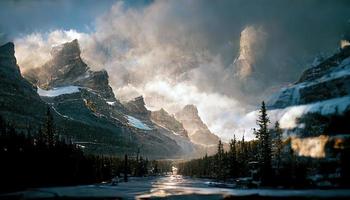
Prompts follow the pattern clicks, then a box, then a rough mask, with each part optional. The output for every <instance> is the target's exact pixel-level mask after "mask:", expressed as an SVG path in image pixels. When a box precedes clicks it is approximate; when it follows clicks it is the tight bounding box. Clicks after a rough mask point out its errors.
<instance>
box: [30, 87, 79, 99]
mask: <svg viewBox="0 0 350 200" xmlns="http://www.w3.org/2000/svg"><path fill="white" fill-rule="evenodd" d="M79 89H80V87H78V86H65V87H58V88H53V89H51V90H43V89H41V88H39V87H38V90H37V92H38V94H39V96H42V97H56V96H59V95H62V94H73V93H77V92H79V91H80V90H79Z"/></svg>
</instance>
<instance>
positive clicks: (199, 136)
mask: <svg viewBox="0 0 350 200" xmlns="http://www.w3.org/2000/svg"><path fill="white" fill-rule="evenodd" d="M175 118H176V119H177V120H178V121H179V122H181V123H182V125H183V127H184V128H185V130H186V131H187V133H188V137H189V138H190V140H191V141H192V142H193V143H194V144H197V145H198V146H199V147H200V148H201V149H202V150H201V151H202V152H206V153H208V155H211V154H214V153H216V150H217V149H216V148H217V144H218V143H219V140H220V138H219V137H218V136H216V135H215V134H213V133H211V132H210V130H209V129H208V127H207V125H206V124H204V123H203V121H202V119H201V118H200V117H199V115H198V110H197V107H196V106H195V105H186V106H185V107H184V108H183V109H182V110H180V111H179V112H177V113H175ZM225 146H226V145H225Z"/></svg>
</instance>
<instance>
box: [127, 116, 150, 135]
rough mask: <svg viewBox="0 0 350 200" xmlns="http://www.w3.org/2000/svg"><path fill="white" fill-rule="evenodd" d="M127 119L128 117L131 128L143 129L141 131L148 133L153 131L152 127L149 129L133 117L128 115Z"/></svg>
mask: <svg viewBox="0 0 350 200" xmlns="http://www.w3.org/2000/svg"><path fill="white" fill-rule="evenodd" d="M126 117H127V120H128V123H129V124H130V125H131V126H133V127H135V128H138V129H141V130H146V131H150V130H152V129H151V128H150V127H148V126H147V125H146V124H144V123H143V122H141V121H140V120H139V119H137V118H135V117H133V116H130V115H127V116H126Z"/></svg>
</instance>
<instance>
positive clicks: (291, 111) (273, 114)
mask: <svg viewBox="0 0 350 200" xmlns="http://www.w3.org/2000/svg"><path fill="white" fill-rule="evenodd" d="M349 107H350V96H346V97H341V98H334V99H330V100H326V101H320V102H316V103H312V104H306V105H299V106H290V107H287V108H284V109H275V110H270V111H268V114H269V116H270V118H271V120H273V119H276V120H277V119H279V122H280V125H281V128H286V129H291V128H296V127H297V126H298V124H297V119H298V118H300V117H301V116H302V115H304V114H306V113H319V114H321V115H330V114H337V115H340V114H343V113H344V111H346V110H347V109H348V108H349ZM276 120H274V121H276Z"/></svg>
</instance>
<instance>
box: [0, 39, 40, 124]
mask: <svg viewBox="0 0 350 200" xmlns="http://www.w3.org/2000/svg"><path fill="white" fill-rule="evenodd" d="M14 54H15V51H14V44H13V43H7V44H5V45H3V46H1V47H0V96H1V98H0V114H1V115H2V116H3V117H5V118H6V119H7V120H8V121H11V122H16V123H18V124H17V128H21V129H26V128H27V127H28V126H29V125H30V124H32V123H41V121H42V120H43V119H44V118H43V116H44V113H45V112H46V104H45V103H44V102H43V101H42V100H41V99H40V97H39V95H38V94H37V93H36V88H35V87H34V86H32V85H31V84H30V83H29V82H28V81H26V80H25V79H23V78H22V76H21V72H20V69H19V67H18V65H17V61H16V57H15V55H14Z"/></svg>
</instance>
